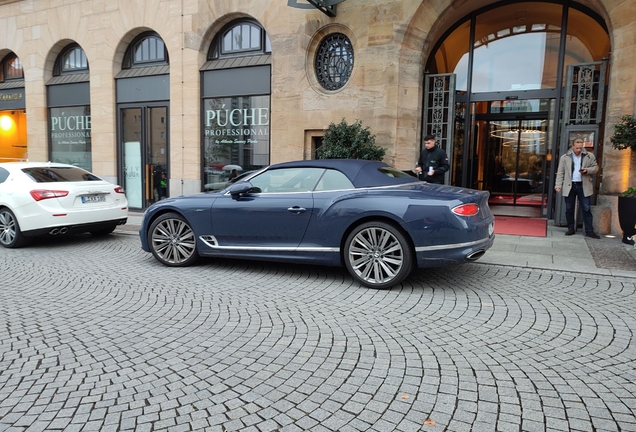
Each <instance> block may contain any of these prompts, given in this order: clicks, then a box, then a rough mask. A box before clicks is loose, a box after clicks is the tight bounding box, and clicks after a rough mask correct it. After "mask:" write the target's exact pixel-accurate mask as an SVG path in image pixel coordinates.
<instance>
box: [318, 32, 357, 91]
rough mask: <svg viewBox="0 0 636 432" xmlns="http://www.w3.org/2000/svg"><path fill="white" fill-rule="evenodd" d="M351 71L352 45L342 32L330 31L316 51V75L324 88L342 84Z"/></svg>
mask: <svg viewBox="0 0 636 432" xmlns="http://www.w3.org/2000/svg"><path fill="white" fill-rule="evenodd" d="M351 71H353V46H352V45H351V41H350V40H349V38H348V37H347V36H345V35H343V34H342V33H332V34H330V35H329V36H327V37H326V38H324V39H323V40H322V42H320V46H319V47H318V52H317V53H316V77H317V78H318V82H319V83H320V85H321V86H322V87H323V88H324V89H325V90H338V89H339V88H341V87H342V86H344V85H345V84H346V83H347V81H349V78H350V77H351Z"/></svg>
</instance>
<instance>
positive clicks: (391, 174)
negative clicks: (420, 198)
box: [378, 166, 415, 180]
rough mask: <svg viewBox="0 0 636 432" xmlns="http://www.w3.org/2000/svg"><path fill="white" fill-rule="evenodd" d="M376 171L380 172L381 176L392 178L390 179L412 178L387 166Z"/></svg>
mask: <svg viewBox="0 0 636 432" xmlns="http://www.w3.org/2000/svg"><path fill="white" fill-rule="evenodd" d="M378 171H380V172H381V173H382V174H384V175H386V176H387V177H392V178H409V177H411V178H412V177H413V176H412V175H410V174H407V173H405V172H403V171H400V170H398V169H395V168H393V167H389V166H385V167H381V168H378ZM414 180H415V179H414Z"/></svg>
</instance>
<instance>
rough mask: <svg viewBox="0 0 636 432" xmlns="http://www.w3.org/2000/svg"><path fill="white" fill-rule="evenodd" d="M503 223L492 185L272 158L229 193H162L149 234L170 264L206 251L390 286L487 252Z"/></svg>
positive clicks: (147, 240)
mask: <svg viewBox="0 0 636 432" xmlns="http://www.w3.org/2000/svg"><path fill="white" fill-rule="evenodd" d="M493 231H494V217H493V215H492V213H491V211H490V208H489V207H488V192H485V191H476V190H472V189H462V188H458V187H452V186H443V185H435V184H430V183H426V182H421V181H419V180H417V179H415V178H414V177H411V176H409V175H408V174H405V173H403V172H402V171H399V170H397V169H395V168H392V167H390V166H388V165H387V164H385V163H383V162H375V161H365V160H352V159H347V160H335V159H334V160H307V161H297V162H286V163H281V164H277V165H271V166H269V167H267V168H265V169H263V170H261V171H258V172H255V173H254V174H253V175H251V176H248V177H246V178H245V179H244V180H243V181H239V182H237V183H234V184H232V185H229V186H228V187H226V188H225V189H223V190H221V191H217V192H207V193H200V194H195V195H185V196H180V197H176V198H168V199H165V200H162V201H159V202H158V203H156V204H154V205H153V206H151V207H150V208H148V210H146V212H145V214H144V218H143V222H142V226H141V229H140V231H139V235H140V237H141V245H142V248H143V250H144V251H146V252H152V254H153V255H154V257H155V258H156V259H157V260H159V261H160V262H161V263H163V264H165V265H167V266H188V265H191V264H193V263H194V262H195V261H196V260H197V259H198V258H199V257H200V256H205V257H223V258H241V259H258V260H270V261H274V260H275V261H287V262H298V263H307V264H318V265H335V266H342V265H344V266H346V268H347V269H348V271H349V272H350V273H351V275H352V276H353V277H354V278H355V279H356V280H357V281H359V282H360V283H361V284H362V285H365V286H368V287H373V288H389V287H391V286H393V285H396V284H398V283H400V282H401V281H402V280H403V279H404V278H406V277H407V276H408V275H409V273H411V271H412V270H414V269H415V268H424V267H438V266H444V265H450V264H458V263H463V262H468V261H474V260H476V259H478V258H479V257H481V256H482V255H483V254H484V253H485V252H486V250H487V249H488V248H490V247H491V246H492V244H493V241H494V238H495V235H494V233H493Z"/></svg>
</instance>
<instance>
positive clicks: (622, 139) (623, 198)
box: [610, 115, 636, 245]
mask: <svg viewBox="0 0 636 432" xmlns="http://www.w3.org/2000/svg"><path fill="white" fill-rule="evenodd" d="M610 142H611V143H612V147H614V148H615V149H617V150H626V149H631V150H632V151H636V117H634V116H633V115H624V116H622V117H621V118H620V121H619V122H618V123H617V124H616V126H615V127H614V134H612V136H611V137H610ZM618 221H619V223H620V225H621V230H622V231H623V243H626V244H631V245H633V244H634V238H633V237H634V235H636V188H633V187H630V188H629V189H627V190H626V191H625V192H623V193H622V194H621V195H620V196H619V197H618Z"/></svg>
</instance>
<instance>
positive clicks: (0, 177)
mask: <svg viewBox="0 0 636 432" xmlns="http://www.w3.org/2000/svg"><path fill="white" fill-rule="evenodd" d="M7 178H9V171H7V170H6V169H4V168H0V183H4V182H5V181H6V180H7Z"/></svg>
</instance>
